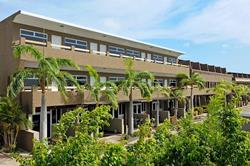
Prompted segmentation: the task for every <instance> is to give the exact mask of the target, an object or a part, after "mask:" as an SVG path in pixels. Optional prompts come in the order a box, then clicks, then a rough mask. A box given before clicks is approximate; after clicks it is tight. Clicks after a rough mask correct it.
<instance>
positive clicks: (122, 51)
mask: <svg viewBox="0 0 250 166" xmlns="http://www.w3.org/2000/svg"><path fill="white" fill-rule="evenodd" d="M109 52H110V53H112V54H125V49H124V48H120V47H115V46H109Z"/></svg>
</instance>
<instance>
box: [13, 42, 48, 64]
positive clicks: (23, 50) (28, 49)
mask: <svg viewBox="0 0 250 166" xmlns="http://www.w3.org/2000/svg"><path fill="white" fill-rule="evenodd" d="M13 54H14V56H15V57H16V58H19V57H20V56H21V55H25V54H30V55H31V56H32V57H33V58H35V59H36V60H37V61H40V60H41V59H43V58H44V55H43V54H42V53H41V52H40V51H38V50H37V49H36V48H34V47H33V46H30V45H18V46H16V47H15V48H14V50H13Z"/></svg>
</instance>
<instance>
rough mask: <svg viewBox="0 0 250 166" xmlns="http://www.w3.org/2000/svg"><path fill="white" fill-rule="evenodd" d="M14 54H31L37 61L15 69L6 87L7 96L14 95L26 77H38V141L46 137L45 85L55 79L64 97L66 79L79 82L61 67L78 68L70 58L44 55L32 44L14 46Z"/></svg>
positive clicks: (76, 84)
mask: <svg viewBox="0 0 250 166" xmlns="http://www.w3.org/2000/svg"><path fill="white" fill-rule="evenodd" d="M13 53H14V56H15V57H16V58H20V57H21V56H22V55H30V56H32V57H33V58H34V59H35V60H36V62H37V63H38V66H37V68H25V69H22V70H19V71H17V72H16V73H15V74H14V75H13V77H12V79H11V83H10V85H9V87H8V96H10V97H16V95H17V94H18V93H19V92H20V91H21V90H22V89H23V87H24V80H25V79H26V78H28V77H33V76H34V77H36V78H38V79H39V87H40V88H41V93H42V97H41V111H40V134H39V137H40V138H39V139H40V141H42V140H44V139H45V138H46V137H47V107H46V95H45V93H46V85H48V84H50V83H51V82H52V81H55V83H56V84H57V87H58V90H59V91H60V92H61V94H62V95H63V96H64V97H66V89H65V86H66V85H67V81H66V80H69V81H70V82H72V83H73V85H75V86H77V87H79V84H78V83H77V81H76V80H75V79H74V77H73V76H72V75H71V74H70V73H68V72H66V71H61V69H62V67H73V68H76V69H79V67H78V66H77V65H76V64H75V63H74V62H73V61H71V60H68V59H59V58H54V57H45V55H43V54H42V53H41V52H40V51H38V50H37V49H36V48H34V47H33V46H29V45H18V46H16V47H15V48H14V51H13Z"/></svg>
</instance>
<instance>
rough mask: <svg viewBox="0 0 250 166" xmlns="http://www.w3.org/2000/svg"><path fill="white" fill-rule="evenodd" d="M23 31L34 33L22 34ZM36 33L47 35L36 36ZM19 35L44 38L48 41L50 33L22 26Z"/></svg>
mask: <svg viewBox="0 0 250 166" xmlns="http://www.w3.org/2000/svg"><path fill="white" fill-rule="evenodd" d="M22 31H27V32H32V33H33V35H28V34H22ZM35 34H42V35H44V36H45V37H40V36H36V35H35ZM19 35H20V37H24V38H25V37H32V38H38V39H42V40H44V42H45V41H48V34H47V33H43V32H38V31H33V30H29V29H24V28H20V31H19Z"/></svg>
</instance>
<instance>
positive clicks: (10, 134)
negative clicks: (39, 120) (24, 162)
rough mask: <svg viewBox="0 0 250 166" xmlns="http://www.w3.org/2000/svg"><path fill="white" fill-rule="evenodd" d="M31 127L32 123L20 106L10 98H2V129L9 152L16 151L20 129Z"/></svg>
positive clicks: (0, 107)
mask: <svg viewBox="0 0 250 166" xmlns="http://www.w3.org/2000/svg"><path fill="white" fill-rule="evenodd" d="M28 127H31V122H30V121H29V120H28V119H27V118H26V116H25V114H24V113H23V112H22V110H21V108H20V106H19V104H18V103H17V102H16V101H15V100H14V99H11V98H9V97H1V98H0V129H2V131H3V140H4V145H5V148H6V150H7V151H10V150H14V149H15V146H16V140H17V136H18V133H19V130H20V129H24V128H28Z"/></svg>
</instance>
